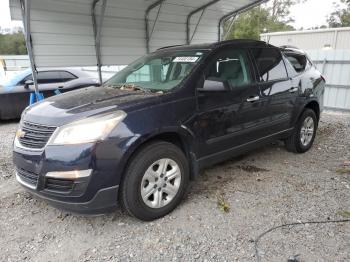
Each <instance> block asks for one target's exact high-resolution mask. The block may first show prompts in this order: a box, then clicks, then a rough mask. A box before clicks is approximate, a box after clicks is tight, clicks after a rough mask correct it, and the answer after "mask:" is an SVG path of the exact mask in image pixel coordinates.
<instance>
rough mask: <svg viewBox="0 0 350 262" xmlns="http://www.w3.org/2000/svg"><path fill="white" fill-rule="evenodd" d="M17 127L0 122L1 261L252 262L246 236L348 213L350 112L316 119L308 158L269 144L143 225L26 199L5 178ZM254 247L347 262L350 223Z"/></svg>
mask: <svg viewBox="0 0 350 262" xmlns="http://www.w3.org/2000/svg"><path fill="white" fill-rule="evenodd" d="M16 126H17V123H15V122H5V123H1V124H0V136H1V140H0V150H1V151H0V152H1V155H0V169H1V170H0V250H1V252H0V261H19V260H21V261H22V260H30V261H159V260H163V261H255V260H256V257H255V250H254V239H255V238H256V237H258V235H260V234H261V233H263V232H264V231H266V230H268V229H269V228H271V227H274V226H278V225H281V224H284V223H291V222H299V221H309V220H311V221H315V220H327V219H328V220H333V219H344V216H345V214H343V215H341V213H340V212H343V211H350V197H349V196H350V174H349V173H347V170H349V168H350V167H346V166H345V168H344V167H343V166H344V164H346V163H348V161H349V160H350V150H349V149H350V116H349V115H348V116H346V115H343V116H339V115H330V114H324V115H323V117H322V120H321V123H320V128H319V132H318V136H317V139H316V142H315V145H314V147H313V148H312V150H311V151H310V152H308V153H306V154H303V155H296V154H292V153H288V152H287V151H286V150H285V149H284V147H283V144H282V143H276V144H273V145H271V146H268V147H265V148H262V149H260V150H256V151H255V152H252V153H250V154H247V155H245V156H242V157H239V158H236V159H232V160H231V161H228V162H225V163H223V164H220V165H217V166H215V167H213V168H210V169H207V170H205V171H203V172H202V176H201V177H200V179H199V180H198V181H196V182H195V183H193V184H192V185H191V190H190V193H189V195H188V197H187V198H186V199H185V200H184V201H183V203H182V204H181V205H180V206H179V207H178V208H177V209H176V210H175V211H174V212H172V213H171V214H170V215H168V216H166V217H165V218H162V219H159V220H157V221H154V222H147V223H145V222H141V221H138V220H136V219H133V218H131V217H129V216H128V215H127V214H125V213H124V212H123V211H121V210H118V211H116V212H115V213H112V214H108V215H103V216H94V217H92V216H90V217H86V216H85V217H84V216H77V215H71V214H68V213H65V212H62V211H60V210H57V209H55V208H53V207H51V206H48V205H47V204H46V203H45V202H43V201H41V200H37V199H35V198H32V196H31V195H30V194H28V193H27V192H25V191H24V189H23V188H22V187H20V186H19V185H18V184H17V183H16V182H15V179H14V176H13V165H12V161H11V147H12V139H13V135H14V132H15V130H16ZM259 250H260V253H259V254H260V256H261V259H262V261H287V259H288V258H290V257H291V256H294V255H297V254H300V256H299V257H298V259H299V260H300V261H350V223H338V224H333V223H329V224H306V225H299V226H293V227H292V226H290V227H284V228H281V229H276V230H274V231H272V232H270V233H269V234H267V235H265V236H264V237H263V238H262V239H261V240H260V242H259Z"/></svg>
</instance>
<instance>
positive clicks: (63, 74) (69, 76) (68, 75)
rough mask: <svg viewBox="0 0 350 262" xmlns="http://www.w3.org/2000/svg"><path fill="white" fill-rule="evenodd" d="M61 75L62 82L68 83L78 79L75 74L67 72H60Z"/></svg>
mask: <svg viewBox="0 0 350 262" xmlns="http://www.w3.org/2000/svg"><path fill="white" fill-rule="evenodd" d="M59 74H60V79H61V81H60V82H67V81H70V80H73V79H76V76H74V75H73V74H71V73H69V72H67V71H60V72H59Z"/></svg>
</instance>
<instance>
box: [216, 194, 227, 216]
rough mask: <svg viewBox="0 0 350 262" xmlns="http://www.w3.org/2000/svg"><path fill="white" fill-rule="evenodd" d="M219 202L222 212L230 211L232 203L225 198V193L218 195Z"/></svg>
mask: <svg viewBox="0 0 350 262" xmlns="http://www.w3.org/2000/svg"><path fill="white" fill-rule="evenodd" d="M217 203H218V207H219V209H220V210H221V211H222V212H224V213H228V212H230V204H229V203H228V202H227V201H226V200H225V197H224V195H223V194H221V195H217Z"/></svg>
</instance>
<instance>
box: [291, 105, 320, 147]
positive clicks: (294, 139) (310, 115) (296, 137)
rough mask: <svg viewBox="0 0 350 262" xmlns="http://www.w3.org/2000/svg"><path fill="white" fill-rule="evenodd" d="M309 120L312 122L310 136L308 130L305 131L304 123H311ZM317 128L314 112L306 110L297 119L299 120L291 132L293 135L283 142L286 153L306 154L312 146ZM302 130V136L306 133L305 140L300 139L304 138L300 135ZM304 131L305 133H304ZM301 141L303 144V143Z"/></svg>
mask: <svg viewBox="0 0 350 262" xmlns="http://www.w3.org/2000/svg"><path fill="white" fill-rule="evenodd" d="M310 119H312V122H313V124H312V125H313V131H312V135H311V134H310V133H311V130H310V129H305V128H306V127H305V123H306V122H308V123H309V124H310V123H311V122H310V121H311V120H310ZM317 127H318V119H317V117H316V114H315V112H314V111H313V110H312V109H309V108H306V109H305V110H304V111H303V113H302V114H301V116H300V117H299V120H298V122H297V124H296V126H295V128H294V130H293V133H292V134H291V136H290V137H288V138H287V139H286V140H285V145H286V148H287V150H288V151H290V152H294V153H305V152H307V151H308V150H309V149H310V148H311V147H312V145H313V143H314V140H315V136H316V131H317ZM302 128H304V129H303V130H304V134H306V133H308V135H307V137H308V138H307V139H305V140H304V139H302V138H305V136H304V137H303V134H302ZM305 130H306V131H305ZM303 141H304V142H305V143H303Z"/></svg>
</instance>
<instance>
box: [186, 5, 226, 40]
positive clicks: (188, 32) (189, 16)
mask: <svg viewBox="0 0 350 262" xmlns="http://www.w3.org/2000/svg"><path fill="white" fill-rule="evenodd" d="M219 1H220V0H212V1H210V2H209V3H206V4H205V5H202V6H200V7H198V8H197V9H195V10H193V11H192V12H190V13H189V14H188V16H187V19H186V43H187V44H188V45H189V44H190V43H191V41H192V39H193V37H194V35H195V33H196V31H197V28H198V25H199V23H200V21H201V19H202V16H203V14H204V11H205V9H207V7H209V6H211V5H213V4H216V3H217V2H219ZM200 11H202V14H201V16H200V17H199V20H198V22H197V25H196V27H195V29H194V32H193V34H192V37H190V30H191V28H190V22H191V18H192V16H193V15H194V14H195V13H198V12H200Z"/></svg>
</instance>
